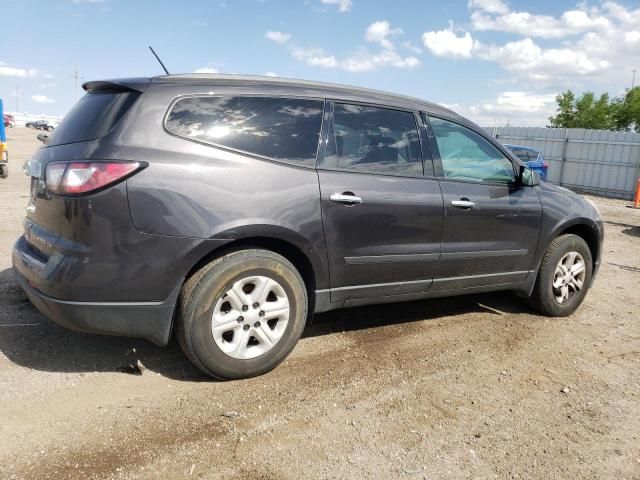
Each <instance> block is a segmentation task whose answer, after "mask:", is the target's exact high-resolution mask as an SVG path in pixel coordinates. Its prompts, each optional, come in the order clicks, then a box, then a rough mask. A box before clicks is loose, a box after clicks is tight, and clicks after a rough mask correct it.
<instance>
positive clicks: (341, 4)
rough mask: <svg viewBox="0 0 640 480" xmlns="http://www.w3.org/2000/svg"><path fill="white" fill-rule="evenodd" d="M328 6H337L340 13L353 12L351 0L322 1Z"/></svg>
mask: <svg viewBox="0 0 640 480" xmlns="http://www.w3.org/2000/svg"><path fill="white" fill-rule="evenodd" d="M320 1H321V2H322V3H324V4H326V5H337V6H338V11H339V12H348V11H349V10H351V6H352V3H351V0H320Z"/></svg>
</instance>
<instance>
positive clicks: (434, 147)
mask: <svg viewBox="0 0 640 480" xmlns="http://www.w3.org/2000/svg"><path fill="white" fill-rule="evenodd" d="M420 114H421V115H422V116H423V121H424V122H425V123H427V124H428V125H429V127H428V128H429V143H430V145H431V152H432V155H433V163H434V166H435V165H436V164H437V165H438V168H437V170H436V175H437V177H438V179H440V180H446V181H448V182H459V183H470V184H473V185H491V186H501V187H504V186H508V187H514V186H519V184H518V172H517V170H516V165H517V164H516V162H514V161H513V159H512V158H511V157H510V156H509V155H507V154H506V153H505V152H504V148H506V147H503V146H502V145H499V144H497V142H496V141H494V139H493V138H491V137H490V136H488V135H486V134H485V133H483V132H478V131H477V130H476V129H475V128H472V127H471V126H469V125H465V124H464V123H462V122H460V121H456V120H454V119H452V118H449V117H446V116H444V115H437V114H430V113H429V112H426V111H422V112H420ZM431 117H433V118H437V119H438V120H444V121H445V122H450V123H454V124H456V125H458V126H460V127H463V128H466V129H467V130H471V131H472V132H473V133H475V134H477V135H479V136H480V137H482V138H484V139H485V140H486V141H487V142H489V143H490V144H491V145H492V146H493V147H495V148H496V150H498V152H500V153H501V154H502V156H503V157H504V158H506V159H507V160H508V161H509V162H510V163H511V169H512V170H513V181H512V182H485V181H483V180H481V181H474V180H464V179H460V178H447V177H445V176H444V167H443V165H442V158H441V156H440V149H439V148H438V142H437V140H436V136H435V133H434V131H433V127H432V125H431V119H430V118H431Z"/></svg>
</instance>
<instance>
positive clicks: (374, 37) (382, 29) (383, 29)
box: [364, 20, 402, 50]
mask: <svg viewBox="0 0 640 480" xmlns="http://www.w3.org/2000/svg"><path fill="white" fill-rule="evenodd" d="M400 34H402V29H401V28H391V24H390V23H389V22H387V21H386V20H378V21H377V22H373V23H372V24H371V25H369V27H368V28H367V31H366V32H365V33H364V38H365V40H366V41H367V42H373V43H379V44H380V45H382V47H383V48H385V49H387V50H393V49H394V45H393V43H392V42H391V40H389V39H388V38H387V37H389V36H391V35H400Z"/></svg>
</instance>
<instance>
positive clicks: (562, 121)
mask: <svg viewBox="0 0 640 480" xmlns="http://www.w3.org/2000/svg"><path fill="white" fill-rule="evenodd" d="M575 101H576V96H575V94H574V93H573V92H572V91H571V90H567V91H566V92H563V93H561V94H560V95H558V96H557V97H556V103H557V104H558V110H557V112H558V114H557V115H556V116H555V117H549V121H550V122H551V127H553V128H574V127H575V118H576V110H575Z"/></svg>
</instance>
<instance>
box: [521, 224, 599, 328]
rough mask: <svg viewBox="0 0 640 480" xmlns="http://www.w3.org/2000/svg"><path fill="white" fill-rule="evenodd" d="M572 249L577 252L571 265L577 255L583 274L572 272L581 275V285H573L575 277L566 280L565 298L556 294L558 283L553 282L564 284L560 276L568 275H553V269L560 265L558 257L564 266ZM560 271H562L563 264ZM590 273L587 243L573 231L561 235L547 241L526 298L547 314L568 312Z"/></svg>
mask: <svg viewBox="0 0 640 480" xmlns="http://www.w3.org/2000/svg"><path fill="white" fill-rule="evenodd" d="M573 253H575V254H577V256H576V257H575V259H574V260H573V261H574V262H576V263H574V265H577V264H578V263H580V258H581V259H582V263H583V264H584V270H582V271H581V272H583V274H576V275H575V277H576V279H578V277H580V278H581V288H580V289H579V290H577V289H576V285H577V284H578V283H577V282H576V281H575V280H574V281H572V282H569V285H567V292H568V295H569V296H568V298H560V297H563V292H562V287H561V288H557V285H559V284H565V283H566V282H565V280H564V279H566V278H568V277H567V276H566V273H565V274H562V273H559V274H558V275H557V274H556V271H557V269H562V267H561V266H560V262H561V260H563V265H565V266H566V265H567V264H568V262H569V260H570V259H571V255H572V254H573ZM573 269H574V271H576V272H578V270H580V269H579V268H578V267H573ZM562 272H566V267H565V269H564V270H562ZM592 273H593V260H592V256H591V250H590V249H589V246H588V245H587V243H586V242H585V241H584V240H583V239H582V238H581V237H579V236H577V235H561V236H559V237H558V238H556V239H555V240H554V241H553V242H551V245H549V248H547V251H546V252H545V254H544V256H543V257H542V261H541V262H540V269H539V270H538V278H537V279H536V284H535V286H534V288H533V292H532V294H531V296H530V297H529V298H528V299H527V303H528V304H529V306H530V307H531V308H532V309H533V310H535V311H537V312H539V313H541V314H543V315H547V316H550V317H566V316H568V315H571V314H572V313H573V312H575V311H576V309H577V308H578V307H579V306H580V304H581V303H582V301H583V300H584V297H585V295H586V294H587V291H588V290H589V287H590V286H591V276H592ZM563 277H564V279H563ZM554 282H555V286H554Z"/></svg>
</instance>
